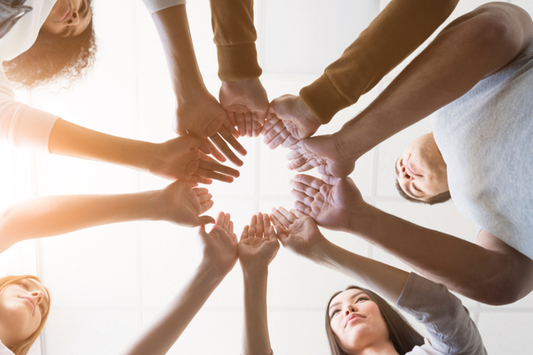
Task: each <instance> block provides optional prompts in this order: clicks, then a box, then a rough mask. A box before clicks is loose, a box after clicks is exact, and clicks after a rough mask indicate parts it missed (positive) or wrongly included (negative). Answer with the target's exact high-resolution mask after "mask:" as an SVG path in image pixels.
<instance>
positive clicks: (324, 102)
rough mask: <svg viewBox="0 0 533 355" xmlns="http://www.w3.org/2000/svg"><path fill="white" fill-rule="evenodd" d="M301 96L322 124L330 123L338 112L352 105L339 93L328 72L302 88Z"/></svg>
mask: <svg viewBox="0 0 533 355" xmlns="http://www.w3.org/2000/svg"><path fill="white" fill-rule="evenodd" d="M300 97H301V98H302V101H303V102H304V103H305V106H307V108H308V109H309V110H310V111H311V112H312V113H313V115H315V117H316V118H317V119H318V121H319V122H320V123H321V124H326V123H328V122H329V121H331V119H332V118H333V116H335V114H336V113H337V112H339V111H340V110H342V109H343V108H346V107H348V106H350V105H351V104H350V102H349V101H348V100H346V99H345V98H344V97H342V96H341V95H340V94H339V92H338V91H337V89H336V88H335V86H334V85H333V83H332V82H331V81H330V80H329V78H328V76H327V75H326V74H322V76H321V77H320V78H318V79H317V80H315V81H314V82H313V83H312V84H311V85H308V86H306V87H304V88H302V89H301V90H300Z"/></svg>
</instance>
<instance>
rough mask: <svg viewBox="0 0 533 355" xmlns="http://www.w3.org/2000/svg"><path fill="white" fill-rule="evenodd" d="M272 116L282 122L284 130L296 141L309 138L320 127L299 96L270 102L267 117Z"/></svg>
mask: <svg viewBox="0 0 533 355" xmlns="http://www.w3.org/2000/svg"><path fill="white" fill-rule="evenodd" d="M274 116H275V117H277V118H278V119H280V120H282V121H283V124H284V125H285V128H287V130H288V131H289V133H290V134H291V135H292V136H293V137H294V138H296V139H304V138H307V137H311V136H312V135H313V134H314V133H315V132H316V130H317V129H318V127H320V122H319V121H318V119H317V118H316V117H315V116H314V115H313V114H312V113H311V111H309V109H308V108H307V106H305V104H304V102H303V101H302V99H301V98H300V96H294V95H283V96H281V97H278V98H277V99H274V100H272V102H271V103H270V107H269V108H268V115H267V117H268V118H271V117H274Z"/></svg>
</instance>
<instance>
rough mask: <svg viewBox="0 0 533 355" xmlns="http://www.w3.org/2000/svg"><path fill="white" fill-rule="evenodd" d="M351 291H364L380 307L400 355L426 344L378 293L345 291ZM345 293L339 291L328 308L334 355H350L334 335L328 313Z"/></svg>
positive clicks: (329, 333) (362, 289) (390, 336)
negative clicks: (331, 306) (330, 307)
mask: <svg viewBox="0 0 533 355" xmlns="http://www.w3.org/2000/svg"><path fill="white" fill-rule="evenodd" d="M351 289H358V290H361V291H363V292H364V293H366V294H367V295H368V297H370V299H371V300H372V301H373V302H374V303H375V304H376V305H377V306H378V308H379V311H380V312H381V316H382V317H383V319H384V320H385V324H387V329H388V331H389V338H390V340H391V341H392V344H393V345H394V348H395V349H396V351H397V352H398V354H400V355H404V354H405V353H408V352H409V351H411V350H413V348H414V347H415V346H416V345H422V344H424V337H423V336H422V335H420V333H418V332H417V331H416V330H415V329H414V328H413V327H412V326H411V324H409V322H408V321H407V319H405V318H404V317H403V316H402V315H401V314H400V312H398V311H397V310H396V309H395V308H393V307H392V306H391V305H390V304H388V303H387V301H385V300H384V299H383V298H381V297H380V296H379V295H377V294H376V293H374V292H372V291H370V290H367V289H366V288H362V287H358V286H349V287H347V288H346V290H344V291H347V290H351ZM344 291H339V292H337V293H335V294H334V295H333V296H331V298H330V299H329V302H328V305H327V307H326V335H327V336H328V342H329V347H330V349H331V354H332V355H348V354H347V353H346V352H345V351H344V350H343V349H342V348H341V346H340V344H339V340H338V339H337V336H336V335H335V333H333V329H331V318H330V316H329V312H328V310H329V305H330V304H331V301H332V300H333V298H335V296H337V295H338V294H340V293H342V292H344Z"/></svg>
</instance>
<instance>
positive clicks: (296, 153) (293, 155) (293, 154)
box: [285, 148, 304, 160]
mask: <svg viewBox="0 0 533 355" xmlns="http://www.w3.org/2000/svg"><path fill="white" fill-rule="evenodd" d="M303 156H304V154H303V152H302V150H301V149H300V148H295V149H293V150H291V151H290V152H289V153H287V154H286V155H285V157H286V158H287V159H289V160H296V159H298V158H301V157H303Z"/></svg>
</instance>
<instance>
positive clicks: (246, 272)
mask: <svg viewBox="0 0 533 355" xmlns="http://www.w3.org/2000/svg"><path fill="white" fill-rule="evenodd" d="M241 268H242V274H243V276H244V278H245V279H247V278H250V279H254V278H258V277H266V276H268V264H266V265H265V264H258V263H254V264H245V265H243V264H242V263H241Z"/></svg>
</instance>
